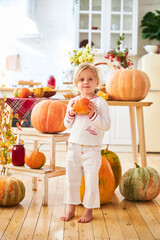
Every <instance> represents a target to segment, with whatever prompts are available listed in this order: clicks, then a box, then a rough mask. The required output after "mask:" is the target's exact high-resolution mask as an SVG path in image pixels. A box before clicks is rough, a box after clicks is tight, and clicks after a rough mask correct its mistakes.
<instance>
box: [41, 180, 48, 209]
mask: <svg viewBox="0 0 160 240" xmlns="http://www.w3.org/2000/svg"><path fill="white" fill-rule="evenodd" d="M42 205H43V206H47V205H48V177H46V176H45V177H44V179H43V192H42Z"/></svg>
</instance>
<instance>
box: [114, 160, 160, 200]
mask: <svg viewBox="0 0 160 240" xmlns="http://www.w3.org/2000/svg"><path fill="white" fill-rule="evenodd" d="M119 190H120V193H121V194H122V196H124V198H125V199H127V200H131V201H136V200H139V201H147V200H151V199H153V198H156V197H157V196H158V194H159V193H160V175H159V173H158V172H157V171H156V170H155V169H154V168H151V167H139V166H138V165H137V164H136V168H131V169H129V170H128V171H127V172H125V173H124V175H123V176H122V178H121V181H120V184H119Z"/></svg>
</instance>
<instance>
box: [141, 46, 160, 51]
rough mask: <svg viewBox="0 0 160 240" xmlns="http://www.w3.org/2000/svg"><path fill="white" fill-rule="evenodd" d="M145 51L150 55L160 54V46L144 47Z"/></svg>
mask: <svg viewBox="0 0 160 240" xmlns="http://www.w3.org/2000/svg"><path fill="white" fill-rule="evenodd" d="M144 49H145V50H146V52H148V53H157V52H158V46H157V45H146V46H144Z"/></svg>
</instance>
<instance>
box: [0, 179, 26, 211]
mask: <svg viewBox="0 0 160 240" xmlns="http://www.w3.org/2000/svg"><path fill="white" fill-rule="evenodd" d="M24 197H25V186H24V184H23V182H21V181H20V180H19V179H16V178H14V177H7V176H0V206H10V207H11V206H14V205H16V204H18V203H20V202H21V201H22V200H23V199H24Z"/></svg>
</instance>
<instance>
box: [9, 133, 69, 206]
mask: <svg viewBox="0 0 160 240" xmlns="http://www.w3.org/2000/svg"><path fill="white" fill-rule="evenodd" d="M14 133H15V134H17V135H20V136H22V138H23V139H24V140H32V141H33V150H37V146H38V141H41V142H48V143H50V146H51V148H50V149H51V150H50V165H49V166H44V167H42V168H41V169H31V168H29V167H27V166H13V165H12V164H9V165H5V166H4V167H5V170H6V171H5V174H6V175H9V172H10V173H12V174H19V175H23V176H31V177H32V190H36V189H37V177H38V178H42V180H43V193H42V204H43V206H46V205H48V178H51V177H57V176H61V175H65V173H66V169H65V168H64V167H58V166H55V153H56V152H55V145H56V142H66V145H67V143H68V138H69V135H70V134H69V133H56V134H45V133H40V132H38V131H36V130H35V129H32V130H31V131H18V132H17V131H16V132H14Z"/></svg>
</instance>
